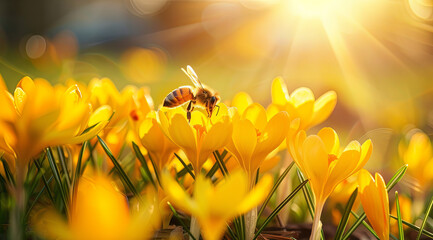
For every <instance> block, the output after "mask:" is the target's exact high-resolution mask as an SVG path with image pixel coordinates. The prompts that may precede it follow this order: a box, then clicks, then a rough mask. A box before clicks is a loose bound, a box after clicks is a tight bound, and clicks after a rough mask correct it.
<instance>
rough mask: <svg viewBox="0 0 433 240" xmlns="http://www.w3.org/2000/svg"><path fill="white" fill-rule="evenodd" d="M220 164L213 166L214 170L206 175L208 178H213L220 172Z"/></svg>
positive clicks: (216, 163)
mask: <svg viewBox="0 0 433 240" xmlns="http://www.w3.org/2000/svg"><path fill="white" fill-rule="evenodd" d="M218 168H219V166H218V162H217V161H215V163H214V164H213V166H212V168H211V169H210V170H209V172H208V173H207V174H206V177H207V178H212V177H213V175H215V173H216V171H218Z"/></svg>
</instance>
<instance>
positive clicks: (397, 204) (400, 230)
mask: <svg viewBox="0 0 433 240" xmlns="http://www.w3.org/2000/svg"><path fill="white" fill-rule="evenodd" d="M395 208H396V209H397V218H398V219H397V222H398V236H399V239H400V240H404V231H403V223H402V222H401V212H400V201H399V200H398V191H395Z"/></svg>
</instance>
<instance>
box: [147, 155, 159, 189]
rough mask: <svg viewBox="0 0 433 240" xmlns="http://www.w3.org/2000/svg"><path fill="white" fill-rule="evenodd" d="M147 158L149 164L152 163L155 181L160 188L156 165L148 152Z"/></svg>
mask: <svg viewBox="0 0 433 240" xmlns="http://www.w3.org/2000/svg"><path fill="white" fill-rule="evenodd" d="M147 156H148V157H149V160H150V163H152V166H153V172H154V173H155V177H156V181H157V182H158V184H159V186H161V187H162V184H161V178H160V177H159V173H158V167H157V165H156V163H155V162H154V161H153V159H152V156H151V154H150V152H149V153H147Z"/></svg>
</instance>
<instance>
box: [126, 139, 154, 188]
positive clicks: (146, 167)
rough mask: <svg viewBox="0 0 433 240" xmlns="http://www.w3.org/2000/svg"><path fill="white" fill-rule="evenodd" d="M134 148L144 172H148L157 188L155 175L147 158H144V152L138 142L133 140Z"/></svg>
mask: <svg viewBox="0 0 433 240" xmlns="http://www.w3.org/2000/svg"><path fill="white" fill-rule="evenodd" d="M132 148H133V149H134V152H135V156H136V157H137V158H138V160H139V161H140V163H141V166H142V167H143V169H144V172H145V173H146V175H147V177H148V178H149V180H150V182H151V183H152V185H153V186H154V187H155V188H156V187H157V186H156V183H155V181H154V180H153V175H152V174H151V173H150V170H149V167H148V166H147V163H146V159H145V158H144V156H143V154H142V153H141V151H140V148H139V147H138V145H137V144H135V142H132ZM155 171H156V169H155Z"/></svg>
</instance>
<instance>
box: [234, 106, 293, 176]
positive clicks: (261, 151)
mask: <svg viewBox="0 0 433 240" xmlns="http://www.w3.org/2000/svg"><path fill="white" fill-rule="evenodd" d="M288 122H289V116H288V115H287V113H286V112H280V113H277V114H276V115H275V116H273V117H272V118H270V119H268V116H267V114H266V110H265V109H264V108H263V107H262V106H261V105H260V104H257V103H254V104H251V105H249V106H248V107H247V108H246V109H245V110H244V112H243V114H242V116H239V115H236V114H235V115H234V117H233V134H232V136H231V140H230V142H229V143H228V145H227V150H228V151H230V152H231V153H232V154H233V155H234V156H235V157H236V159H237V161H238V162H239V164H240V166H241V167H242V168H243V169H244V170H245V172H246V173H247V174H248V176H249V178H250V182H251V183H252V182H254V179H253V177H254V176H255V175H256V172H257V169H258V168H259V167H260V165H261V164H262V163H263V160H264V159H265V158H266V156H268V154H269V153H270V152H272V151H273V150H274V149H276V148H277V147H278V146H279V145H280V144H281V142H282V141H283V140H284V138H285V137H286V134H287V131H288Z"/></svg>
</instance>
